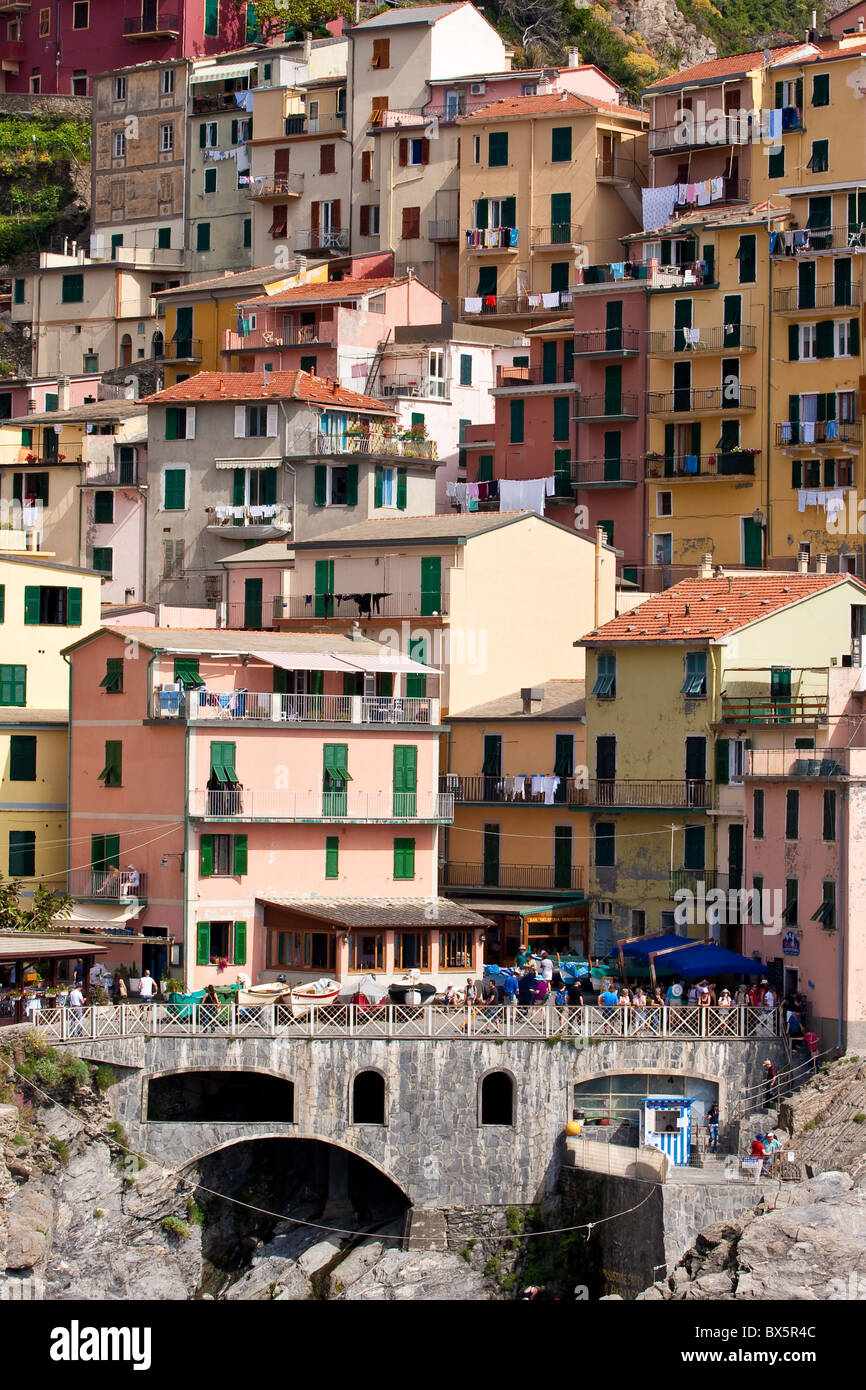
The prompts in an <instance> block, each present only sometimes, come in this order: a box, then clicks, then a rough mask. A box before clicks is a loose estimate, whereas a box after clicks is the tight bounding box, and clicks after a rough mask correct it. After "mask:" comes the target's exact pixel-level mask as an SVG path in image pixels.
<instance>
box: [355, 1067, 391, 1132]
mask: <svg viewBox="0 0 866 1390" xmlns="http://www.w3.org/2000/svg"><path fill="white" fill-rule="evenodd" d="M377 1116H378V1118H376V1117H377ZM349 1124H351V1125H381V1126H387V1124H388V1082H387V1079H386V1077H385V1073H384V1072H383V1071H381V1070H380V1069H379V1067H364V1068H363V1069H362V1070H361V1071H358V1072H355V1074H354V1076H353V1077H352V1079H351V1081H350V1082H349Z"/></svg>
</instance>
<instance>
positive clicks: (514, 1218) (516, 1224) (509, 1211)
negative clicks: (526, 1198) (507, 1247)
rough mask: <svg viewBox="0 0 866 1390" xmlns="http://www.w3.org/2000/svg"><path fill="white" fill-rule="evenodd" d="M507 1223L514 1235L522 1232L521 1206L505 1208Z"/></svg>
mask: <svg viewBox="0 0 866 1390" xmlns="http://www.w3.org/2000/svg"><path fill="white" fill-rule="evenodd" d="M505 1223H506V1225H507V1226H508V1229H509V1231H510V1232H511V1234H512V1235H513V1236H516V1235H519V1234H520V1227H521V1224H522V1222H521V1218H520V1208H519V1207H506V1208H505Z"/></svg>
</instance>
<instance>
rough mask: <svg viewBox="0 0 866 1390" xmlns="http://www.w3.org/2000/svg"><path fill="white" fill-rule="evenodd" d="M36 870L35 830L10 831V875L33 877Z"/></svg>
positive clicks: (14, 876) (11, 876) (12, 876)
mask: <svg viewBox="0 0 866 1390" xmlns="http://www.w3.org/2000/svg"><path fill="white" fill-rule="evenodd" d="M35 872H36V832H35V830H10V831H9V877H10V878H32V877H33V875H34V874H35Z"/></svg>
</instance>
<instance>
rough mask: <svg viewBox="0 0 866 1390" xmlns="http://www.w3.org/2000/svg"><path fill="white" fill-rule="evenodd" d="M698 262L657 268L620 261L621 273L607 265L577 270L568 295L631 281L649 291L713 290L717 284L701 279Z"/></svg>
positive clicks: (655, 264) (653, 263)
mask: <svg viewBox="0 0 866 1390" xmlns="http://www.w3.org/2000/svg"><path fill="white" fill-rule="evenodd" d="M702 265H703V262H702V261H684V262H683V263H682V264H681V265H659V262H658V261H657V260H655V259H650V260H647V261H624V262H623V264H622V271H621V272H620V271H617V273H616V274H614V273H613V271H612V270H611V268H610V266H609V265H588V266H578V267H576V269H575V273H574V275H575V282H574V284H573V285H572V293H574V292H577V293H579V294H584V293H590V292H595V291H596V290H597V287H598V286H599V285H617V286H619V287H621V288H622V287H625V286H626V285H629V284H632V283H633V282H634V281H635V280H638V281H642V282H643V285H644V288H645V289H650V290H695V289H701V288H704V289H706V288H709V287H712V288H715V287H716V284H717V282H716V281H715V280H710V279H708V278H706V277H705V275H704V271H703V269H702Z"/></svg>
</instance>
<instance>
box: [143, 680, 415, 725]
mask: <svg viewBox="0 0 866 1390" xmlns="http://www.w3.org/2000/svg"><path fill="white" fill-rule="evenodd" d="M152 717H153V718H154V719H189V720H190V721H191V722H193V723H196V724H197V723H204V722H208V723H212V722H218V721H221V720H236V719H254V720H264V721H269V722H271V723H274V724H284V723H299V724H301V723H311V724H438V723H439V701H438V699H435V698H432V697H429V696H412V697H408V696H407V697H402V698H401V697H399V696H394V697H391V696H385V695H276V694H270V693H269V692H267V691H256V690H232V691H221V690H208V689H206V688H202V689H199V690H189V691H182V690H172V689H163V690H157V691H154V695H153V703H152Z"/></svg>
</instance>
